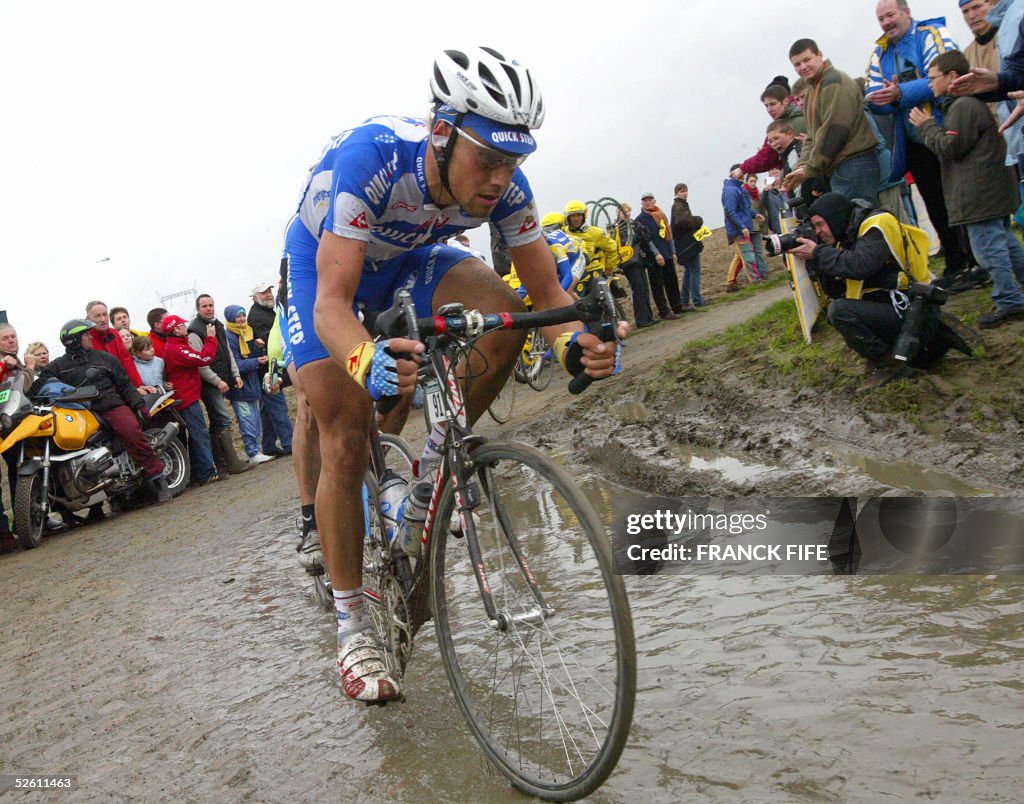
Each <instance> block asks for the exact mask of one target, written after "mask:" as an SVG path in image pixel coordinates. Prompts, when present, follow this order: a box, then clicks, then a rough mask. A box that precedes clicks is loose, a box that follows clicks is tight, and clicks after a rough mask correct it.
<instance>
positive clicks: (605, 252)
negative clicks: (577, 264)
mask: <svg viewBox="0 0 1024 804" xmlns="http://www.w3.org/2000/svg"><path fill="white" fill-rule="evenodd" d="M563 214H564V215H565V228H564V231H565V233H566V234H568V235H569V236H570V237H574V238H576V239H577V240H579V241H580V243H581V244H582V246H583V252H584V253H585V254H586V255H587V260H588V264H587V273H588V274H590V273H596V272H599V271H603V272H604V273H605V274H611V272H612V271H614V270H615V269H616V268H617V267H618V265H619V249H618V247H617V246H616V245H615V241H614V240H613V239H612V238H610V237H609V236H608V235H607V233H606V232H605V230H604V229H602V228H601V227H600V226H588V225H587V223H586V220H587V205H586V204H584V203H583V202H582V201H570V202H569V203H568V204H566V205H565V209H564V210H563Z"/></svg>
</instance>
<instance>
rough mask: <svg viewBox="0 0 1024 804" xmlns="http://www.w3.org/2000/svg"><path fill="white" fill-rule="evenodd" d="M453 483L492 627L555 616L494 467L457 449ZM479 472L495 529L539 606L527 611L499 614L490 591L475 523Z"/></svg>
mask: <svg viewBox="0 0 1024 804" xmlns="http://www.w3.org/2000/svg"><path fill="white" fill-rule="evenodd" d="M451 463H452V470H451V471H452V480H453V481H454V482H455V503H456V507H457V508H456V510H457V511H458V512H459V520H460V522H461V523H462V533H463V536H464V537H465V539H466V547H467V549H468V550H469V558H470V561H471V562H472V566H473V574H474V576H475V577H476V582H477V587H478V588H479V590H480V597H481V598H482V599H483V603H484V610H485V611H486V612H487V621H488V624H489V625H490V627H491V628H493V629H494V630H496V631H502V632H504V631H508V630H510V628H511V627H513V626H515V625H530V626H538V625H540V624H541V623H543V622H544V621H545V620H546V619H547V618H548V617H550V616H551V615H553V614H554V613H555V610H554V609H553V608H552V607H551V606H549V605H548V604H547V603H546V602H545V600H544V594H543V593H542V592H541V590H540V587H539V586H538V585H537V580H536V578H535V577H534V575H533V572H532V571H531V570H530V567H529V564H528V563H527V561H526V556H525V555H524V554H523V551H522V548H521V546H520V544H519V540H518V538H517V537H516V535H515V531H514V530H513V527H512V521H511V519H510V518H509V516H508V512H507V511H506V510H505V507H504V505H502V504H501V503H500V502H499V500H498V498H497V496H496V494H495V492H494V488H495V486H494V483H493V478H492V477H491V467H489V466H475V465H474V464H473V461H472V458H470V459H469V461H466V460H464V457H463V455H462V452H461V450H458V449H454V450H452V453H451ZM477 471H478V472H479V475H480V480H481V483H482V485H483V487H484V493H485V494H487V498H488V501H489V503H490V506H491V510H492V512H493V514H494V517H495V520H496V523H495V527H498V528H500V530H501V536H499V537H497V539H496V540H500V539H501V538H503V539H504V541H505V542H506V543H507V544H508V546H509V549H510V550H511V551H512V554H513V555H514V556H515V559H516V563H517V564H518V566H519V569H520V571H521V572H522V574H523V577H524V578H525V579H526V583H527V585H528V586H529V589H530V593H531V594H532V595H533V598H534V600H535V601H536V604H537V605H536V606H531V607H530V608H528V609H526V610H524V611H518V612H511V611H507V610H506V611H499V610H498V607H497V606H496V605H495V602H494V595H493V593H492V591H491V586H490V582H489V581H488V578H487V569H486V567H485V566H484V560H483V553H482V551H481V549H480V540H479V537H478V535H477V529H476V520H475V519H474V518H473V511H474V510H475V509H476V508H478V507H479V506H480V502H481V497H480V485H479V484H478V483H477V482H476V480H474V478H473V473H474V472H477Z"/></svg>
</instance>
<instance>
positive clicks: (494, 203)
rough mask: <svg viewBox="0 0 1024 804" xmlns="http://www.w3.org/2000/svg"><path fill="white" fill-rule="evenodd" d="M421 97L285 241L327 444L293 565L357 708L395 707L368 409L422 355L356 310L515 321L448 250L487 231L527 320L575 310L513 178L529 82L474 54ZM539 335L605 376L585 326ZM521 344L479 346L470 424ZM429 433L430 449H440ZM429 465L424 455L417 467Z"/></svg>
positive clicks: (524, 138) (500, 341) (299, 360)
mask: <svg viewBox="0 0 1024 804" xmlns="http://www.w3.org/2000/svg"><path fill="white" fill-rule="evenodd" d="M430 87H431V91H432V94H433V103H432V105H431V108H430V114H429V117H428V119H427V121H426V124H424V122H423V121H421V120H415V119H412V118H408V117H395V116H381V117H374V118H371V119H370V120H367V121H366V122H364V123H362V124H361V125H359V126H357V127H355V128H353V129H351V130H349V131H347V132H345V133H343V134H342V135H339V136H338V137H336V138H335V139H334V140H333V141H332V142H331V143H330V144H329V145H328V147H327V149H326V150H325V151H324V152H323V154H322V155H321V157H320V161H319V162H318V163H317V164H316V165H315V166H314V167H313V168H312V169H311V170H310V172H309V174H308V178H307V186H306V189H305V191H304V192H303V195H302V198H301V200H300V203H299V207H298V209H297V210H296V215H295V217H294V219H293V221H292V223H291V225H290V226H289V228H288V233H287V235H286V239H285V254H284V258H285V259H286V260H287V261H288V265H289V288H288V309H289V320H288V332H289V343H290V347H291V350H292V356H293V358H294V365H295V368H296V370H297V372H298V376H299V378H300V381H301V383H302V386H303V388H304V390H305V393H306V398H307V400H308V402H309V404H310V407H311V409H312V411H313V415H314V418H315V420H316V423H317V427H318V430H319V433H320V455H321V461H322V469H321V473H320V480H319V483H318V486H317V494H316V520H317V526H318V531H310V533H309V534H308V536H307V537H304V540H303V543H302V545H301V549H302V551H303V552H312V551H314V550H315V551H316V552H317V553H319V552H320V551H319V549H317V548H318V547H320V546H321V545H322V558H323V563H324V565H325V566H326V568H327V571H328V572H329V574H330V577H331V582H332V584H333V587H334V597H335V606H336V609H337V621H338V662H337V664H338V670H339V673H340V675H341V680H342V688H343V690H344V692H345V694H346V695H348V696H349V697H350V698H354V699H356V700H360V701H365V702H381V701H387V700H390V699H393V698H398V697H400V696H401V689H400V685H399V683H398V681H397V679H395V678H394V677H392V676H391V675H390V674H389V672H388V670H387V666H386V664H385V661H384V656H383V654H382V652H381V648H380V646H379V645H378V644H377V642H376V640H375V638H374V636H373V634H372V629H370V622H369V619H368V616H367V615H366V613H365V612H364V610H363V579H362V554H363V551H362V546H361V544H362V539H363V532H364V530H363V529H364V523H363V506H362V499H361V488H362V478H363V474H364V472H365V470H366V465H367V460H368V454H369V438H368V430H369V422H370V417H371V416H372V415H374V411H373V407H372V401H373V400H375V399H379V398H381V397H385V396H402V397H406V398H409V399H411V397H412V395H413V394H414V392H415V389H416V372H417V368H418V363H417V360H416V358H415V355H416V354H418V353H421V352H422V351H423V349H424V347H423V344H421V343H419V342H418V341H412V340H407V339H405V338H396V339H391V340H390V341H383V342H378V343H374V342H373V340H372V338H371V337H370V335H369V334H368V333H367V331H366V330H365V329H364V328H363V326H362V324H361V323H360V321H359V319H358V318H357V317H356V315H355V312H354V305H355V304H356V303H362V304H363V305H364V306H365V307H366V309H367V310H368V311H370V312H377V311H381V310H383V309H386V308H387V307H388V306H389V305H390V303H391V300H392V297H393V294H394V292H395V290H396V289H398V288H400V287H403V286H406V284H407V283H410V284H411V291H410V292H411V294H412V296H413V299H414V301H415V304H416V307H417V313H418V315H429V314H431V312H432V311H436V310H437V309H438V308H439V307H440V306H441V305H444V304H447V303H452V302H460V303H464V304H465V305H466V307H467V308H469V309H474V308H475V309H479V310H480V311H482V312H485V313H489V312H504V311H516V310H522V309H523V305H522V302H521V301H520V300H519V299H518V298H516V296H515V294H514V293H512V292H511V291H510V290H509V289H508V288H507V287H506V285H505V283H504V282H503V281H502V280H501V277H500V276H498V275H497V274H496V273H495V272H494V271H493V270H491V269H490V268H489V267H488V266H487V265H486V264H485V263H482V262H480V261H479V260H478V259H476V258H474V257H473V256H472V255H468V254H466V252H464V251H459V250H457V249H454V248H451V247H448V246H446V245H444V244H443V243H442V242H441V241H442V240H444V239H445V238H448V237H450V236H452V235H454V234H457V233H459V232H461V231H464V230H466V229H471V228H475V227H477V226H480V225H482V224H484V223H488V222H489V223H490V224H491V226H492V227H495V228H497V229H498V230H499V231H500V235H501V239H502V240H503V241H504V242H505V244H506V245H507V247H508V250H509V254H510V256H511V258H512V259H513V261H514V262H515V264H516V266H517V269H518V271H519V275H520V277H521V278H522V280H523V282H524V284H525V285H526V286H527V289H528V290H529V293H530V296H531V298H532V299H533V302H534V305H535V307H537V308H538V309H542V310H543V309H550V308H555V307H561V306H564V305H568V304H571V303H572V299H571V297H570V296H569V294H567V293H566V292H565V291H564V290H562V288H561V287H560V286H559V284H558V282H557V280H556V272H555V265H554V260H553V258H552V256H551V252H550V250H549V249H548V246H547V243H546V242H545V240H544V238H543V236H542V231H541V227H540V221H539V217H540V216H539V214H538V212H537V208H536V204H535V203H534V200H533V194H532V191H531V190H530V185H529V182H527V180H526V177H525V176H524V175H523V173H522V171H521V170H520V169H519V167H520V165H521V164H522V163H523V161H524V160H525V159H526V158H527V156H529V154H530V153H532V152H533V151H534V150H535V149H536V147H537V145H536V141H535V140H534V138H533V134H532V133H531V130H532V129H536V128H538V127H539V126H540V124H541V122H542V121H543V119H544V104H543V101H542V100H541V96H540V92H539V90H538V89H537V84H536V82H535V80H534V79H533V78H532V76H531V75H530V73H529V71H528V70H527V69H526V68H525V67H523V66H522V65H521V64H519V62H517V61H515V60H513V59H509V58H506V57H505V56H503V55H502V54H501V53H498V52H497V51H495V50H493V49H491V48H481V47H471V48H465V49H462V50H446V51H444V52H442V53H441V54H439V55H438V57H437V59H436V60H435V62H434V65H433V70H432V72H431V80H430ZM544 334H545V338H546V339H547V341H548V343H551V344H554V347H555V351H556V353H557V354H558V356H559V359H560V360H562V362H563V365H566V366H567V368H568V370H569V371H570V373H573V374H576V373H578V372H579V371H580V370H585V371H586V372H587V373H588V374H589V375H590V376H592V377H594V378H603V377H607V376H609V375H610V374H612V373H613V371H614V369H615V365H616V355H617V350H616V347H615V344H604V343H602V342H601V341H600V340H599V339H598V338H597V337H596V336H595V335H592V334H590V333H586V332H584V331H583V328H582V326H581V325H579V324H566V325H560V326H556V327H548V328H546V331H545V333H544ZM524 339H525V333H523V332H522V331H510V332H507V333H494V334H492V335H489V336H488V337H487V338H484V339H482V340H481V341H480V342H479V345H478V348H477V351H476V353H474V355H473V356H472V357H470V358H469V364H470V365H469V366H468V368H467V370H468V372H469V373H470V374H471V375H472V376H474V377H475V378H476V379H475V381H474V382H473V384H472V386H471V388H470V389H469V393H468V396H467V408H468V410H469V412H470V415H471V418H473V419H476V418H477V417H478V416H479V415H480V414H481V413H483V412H484V411H485V410H486V409H487V406H488V405H489V404H490V402H491V400H493V399H494V398H495V397H496V396H497V394H498V391H499V390H500V389H501V387H502V386H503V385H504V384H505V380H506V379H507V377H508V375H509V374H510V373H511V371H512V367H513V365H514V364H515V360H516V356H517V354H518V353H519V350H520V349H521V348H522V345H523V342H524ZM408 410H409V405H408V404H404V405H400V406H399V407H398V408H396V410H395V411H393V412H392V414H391V415H389V416H388V417H387V418H386V419H385V420H384V426H383V429H385V430H386V431H391V432H397V431H398V430H399V429H401V426H402V424H403V423H404V417H405V416H406V415H408ZM438 427H440V428H441V429H440V432H439V433H438V432H432V433H431V437H430V441H433V440H434V438H435V437H437V436H438V435H439V436H440V438H442V439H443V438H444V430H443V427H442V426H441V425H438ZM437 429H438V428H435V430H437ZM430 459H431V456H428V455H426V453H425V455H424V460H423V461H421V464H420V466H423V465H429V462H430ZM420 476H421V477H422V475H420ZM315 538H318V539H319V544H315V543H313V539H315Z"/></svg>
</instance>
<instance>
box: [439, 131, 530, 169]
mask: <svg viewBox="0 0 1024 804" xmlns="http://www.w3.org/2000/svg"><path fill="white" fill-rule="evenodd" d="M452 128H454V129H455V130H456V131H457V132H459V134H461V135H462V139H464V140H466V141H467V142H468V143H470V144H471V145H473V146H475V147H476V149H477V151H476V161H477V164H479V165H480V167H481V168H483V169H484V170H487V171H491V170H497V169H498V168H504V169H506V170H515V169H516V168H517V167H519V166H520V165H521V164H523V162H525V161H526V157H528V156H529V154H508V153H505V152H504V151H499V150H498V149H497V148H492V147H491V146H490V145H484V143H482V142H480V141H479V140H477V139H474V138H473V137H471V136H469V134H467V133H466V132H465V131H463V130H462V129H461V128H458V127H456V126H452Z"/></svg>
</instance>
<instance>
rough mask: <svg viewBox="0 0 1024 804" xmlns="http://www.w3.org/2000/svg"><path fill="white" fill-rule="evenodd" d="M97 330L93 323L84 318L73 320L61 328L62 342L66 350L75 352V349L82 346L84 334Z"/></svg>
mask: <svg viewBox="0 0 1024 804" xmlns="http://www.w3.org/2000/svg"><path fill="white" fill-rule="evenodd" d="M95 328H96V325H95V324H94V323H92V321H88V320H86V319H84V318H72V319H71V320H70V321H67V322H66V323H65V324H64V326H63V327H61V328H60V342H61V343H62V344H64V348H65V349H68V350H74V349H75V347H81V345H82V333H83V332H88V331H89V330H90V329H95Z"/></svg>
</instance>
